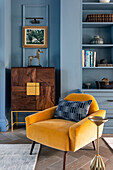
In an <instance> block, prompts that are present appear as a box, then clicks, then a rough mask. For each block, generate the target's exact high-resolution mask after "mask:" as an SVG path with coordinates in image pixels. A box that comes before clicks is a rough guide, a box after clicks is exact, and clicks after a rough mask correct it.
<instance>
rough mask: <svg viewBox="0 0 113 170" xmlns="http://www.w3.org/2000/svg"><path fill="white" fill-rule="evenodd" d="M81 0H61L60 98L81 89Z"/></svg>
mask: <svg viewBox="0 0 113 170" xmlns="http://www.w3.org/2000/svg"><path fill="white" fill-rule="evenodd" d="M81 7H82V5H81V0H71V1H69V0H61V23H60V26H61V33H60V36H61V96H62V97H63V96H65V94H67V92H70V91H72V90H75V89H81V86H82V83H81V80H82V78H81V77H82V69H81V63H82V62H81V57H80V56H81V52H82V49H81Z"/></svg>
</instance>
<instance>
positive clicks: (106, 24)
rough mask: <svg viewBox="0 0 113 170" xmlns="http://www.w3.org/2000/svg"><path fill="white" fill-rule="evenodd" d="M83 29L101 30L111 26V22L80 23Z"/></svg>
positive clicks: (112, 24) (112, 23)
mask: <svg viewBox="0 0 113 170" xmlns="http://www.w3.org/2000/svg"><path fill="white" fill-rule="evenodd" d="M82 26H83V28H99V27H100V28H103V27H110V26H113V22H82Z"/></svg>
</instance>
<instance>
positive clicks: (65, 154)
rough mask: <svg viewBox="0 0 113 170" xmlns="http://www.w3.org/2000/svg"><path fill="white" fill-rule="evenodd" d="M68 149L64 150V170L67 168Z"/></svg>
mask: <svg viewBox="0 0 113 170" xmlns="http://www.w3.org/2000/svg"><path fill="white" fill-rule="evenodd" d="M67 153H68V152H67V151H65V152H64V160H63V170H65V169H66V158H67Z"/></svg>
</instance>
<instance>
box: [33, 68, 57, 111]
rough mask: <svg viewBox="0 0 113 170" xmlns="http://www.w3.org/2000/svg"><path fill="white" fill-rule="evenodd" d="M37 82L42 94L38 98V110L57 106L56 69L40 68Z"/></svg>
mask: <svg viewBox="0 0 113 170" xmlns="http://www.w3.org/2000/svg"><path fill="white" fill-rule="evenodd" d="M36 81H37V82H38V83H39V86H40V94H39V95H37V96H36V109H37V110H44V109H47V108H50V107H52V106H54V105H55V68H38V69H37V76H36Z"/></svg>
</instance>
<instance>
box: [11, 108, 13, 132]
mask: <svg viewBox="0 0 113 170" xmlns="http://www.w3.org/2000/svg"><path fill="white" fill-rule="evenodd" d="M11 131H12V132H13V111H11Z"/></svg>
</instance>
